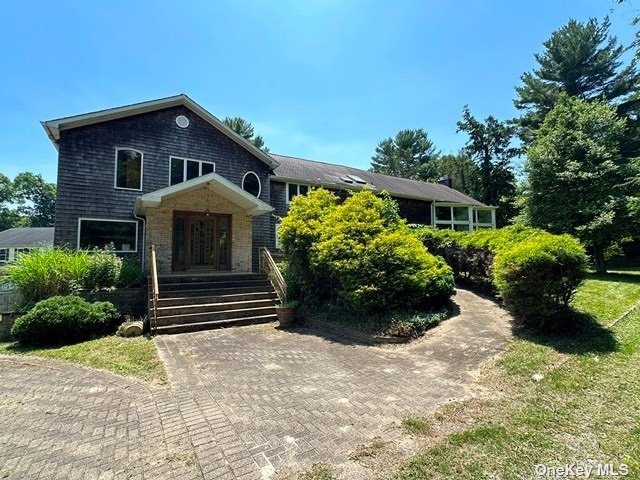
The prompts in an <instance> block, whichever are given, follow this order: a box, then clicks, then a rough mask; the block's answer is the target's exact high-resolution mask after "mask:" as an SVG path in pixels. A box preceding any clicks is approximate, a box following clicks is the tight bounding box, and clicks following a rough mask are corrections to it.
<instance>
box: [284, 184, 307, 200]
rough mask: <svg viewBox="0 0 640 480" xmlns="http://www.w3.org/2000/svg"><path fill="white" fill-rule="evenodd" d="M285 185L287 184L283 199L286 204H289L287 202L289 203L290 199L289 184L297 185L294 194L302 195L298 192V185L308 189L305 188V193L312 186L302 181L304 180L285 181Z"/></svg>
mask: <svg viewBox="0 0 640 480" xmlns="http://www.w3.org/2000/svg"><path fill="white" fill-rule="evenodd" d="M286 185H287V187H286V188H285V200H286V202H287V205H289V204H290V203H291V200H290V199H289V185H296V186H297V187H298V188H297V193H296V195H302V194H301V193H300V187H301V186H303V187H307V189H308V190H307V193H308V192H309V190H311V188H312V187H311V185H309V184H308V183H304V182H287V184H286ZM294 196H295V195H294Z"/></svg>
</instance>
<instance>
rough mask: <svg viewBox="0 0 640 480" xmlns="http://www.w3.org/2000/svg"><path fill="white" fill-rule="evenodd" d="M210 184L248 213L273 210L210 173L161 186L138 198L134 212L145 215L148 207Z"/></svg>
mask: <svg viewBox="0 0 640 480" xmlns="http://www.w3.org/2000/svg"><path fill="white" fill-rule="evenodd" d="M205 185H208V186H209V188H211V191H213V192H215V193H217V194H218V195H220V196H221V197H224V198H226V199H228V200H230V201H231V202H233V203H235V204H236V205H238V206H239V207H240V208H242V209H244V210H245V211H246V213H247V215H250V216H252V217H256V216H258V215H264V214H265V213H269V212H271V211H273V207H272V206H271V205H268V204H266V203H265V202H263V201H262V200H260V199H259V198H257V197H254V196H253V195H251V194H250V193H249V192H245V191H244V190H243V189H241V188H240V187H238V186H237V185H235V184H233V183H231V182H230V181H229V180H227V179H225V178H223V177H221V176H220V175H218V174H217V173H208V174H206V175H202V176H201V177H196V178H192V179H191V180H187V181H186V182H182V183H177V184H175V185H171V186H170V187H166V188H161V189H160V190H156V191H155V192H150V193H146V194H144V195H141V196H139V197H138V198H136V204H135V207H134V212H135V214H136V215H144V214H145V213H146V210H147V209H148V208H155V207H157V206H159V205H160V203H161V202H162V200H164V199H167V198H171V197H175V196H178V195H182V194H184V193H187V192H190V191H192V190H195V189H196V188H200V187H203V186H205Z"/></svg>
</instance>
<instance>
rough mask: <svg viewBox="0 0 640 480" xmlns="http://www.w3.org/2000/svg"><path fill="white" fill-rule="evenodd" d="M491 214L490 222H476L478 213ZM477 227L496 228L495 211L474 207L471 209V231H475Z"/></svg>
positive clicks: (493, 209)
mask: <svg viewBox="0 0 640 480" xmlns="http://www.w3.org/2000/svg"><path fill="white" fill-rule="evenodd" d="M479 211H483V212H491V222H490V223H486V222H478V212H479ZM478 227H480V228H496V209H495V208H482V207H474V209H473V229H474V230H476V229H477V228H478Z"/></svg>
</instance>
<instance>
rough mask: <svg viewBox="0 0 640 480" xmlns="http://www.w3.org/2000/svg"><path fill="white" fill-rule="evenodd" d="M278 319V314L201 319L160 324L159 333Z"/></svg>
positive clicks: (232, 325) (267, 321)
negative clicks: (198, 320) (181, 322)
mask: <svg viewBox="0 0 640 480" xmlns="http://www.w3.org/2000/svg"><path fill="white" fill-rule="evenodd" d="M277 319H278V317H277V316H276V314H275V313H274V314H267V315H255V316H248V317H240V318H234V319H225V320H212V321H200V322H192V323H183V324H171V325H163V326H158V328H157V333H160V334H162V333H167V334H170V333H186V332H196V331H198V330H210V329H213V328H223V327H234V326H241V325H255V324H259V323H269V322H275V321H276V320H277Z"/></svg>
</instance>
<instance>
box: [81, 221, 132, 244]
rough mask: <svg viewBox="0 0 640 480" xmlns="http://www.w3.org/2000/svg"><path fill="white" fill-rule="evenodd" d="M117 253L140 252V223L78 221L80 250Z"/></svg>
mask: <svg viewBox="0 0 640 480" xmlns="http://www.w3.org/2000/svg"><path fill="white" fill-rule="evenodd" d="M107 246H112V247H113V248H114V249H115V251H116V252H136V251H138V222H136V221H133V220H99V219H95V218H81V219H79V220H78V249H82V250H86V249H91V248H106V247H107Z"/></svg>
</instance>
